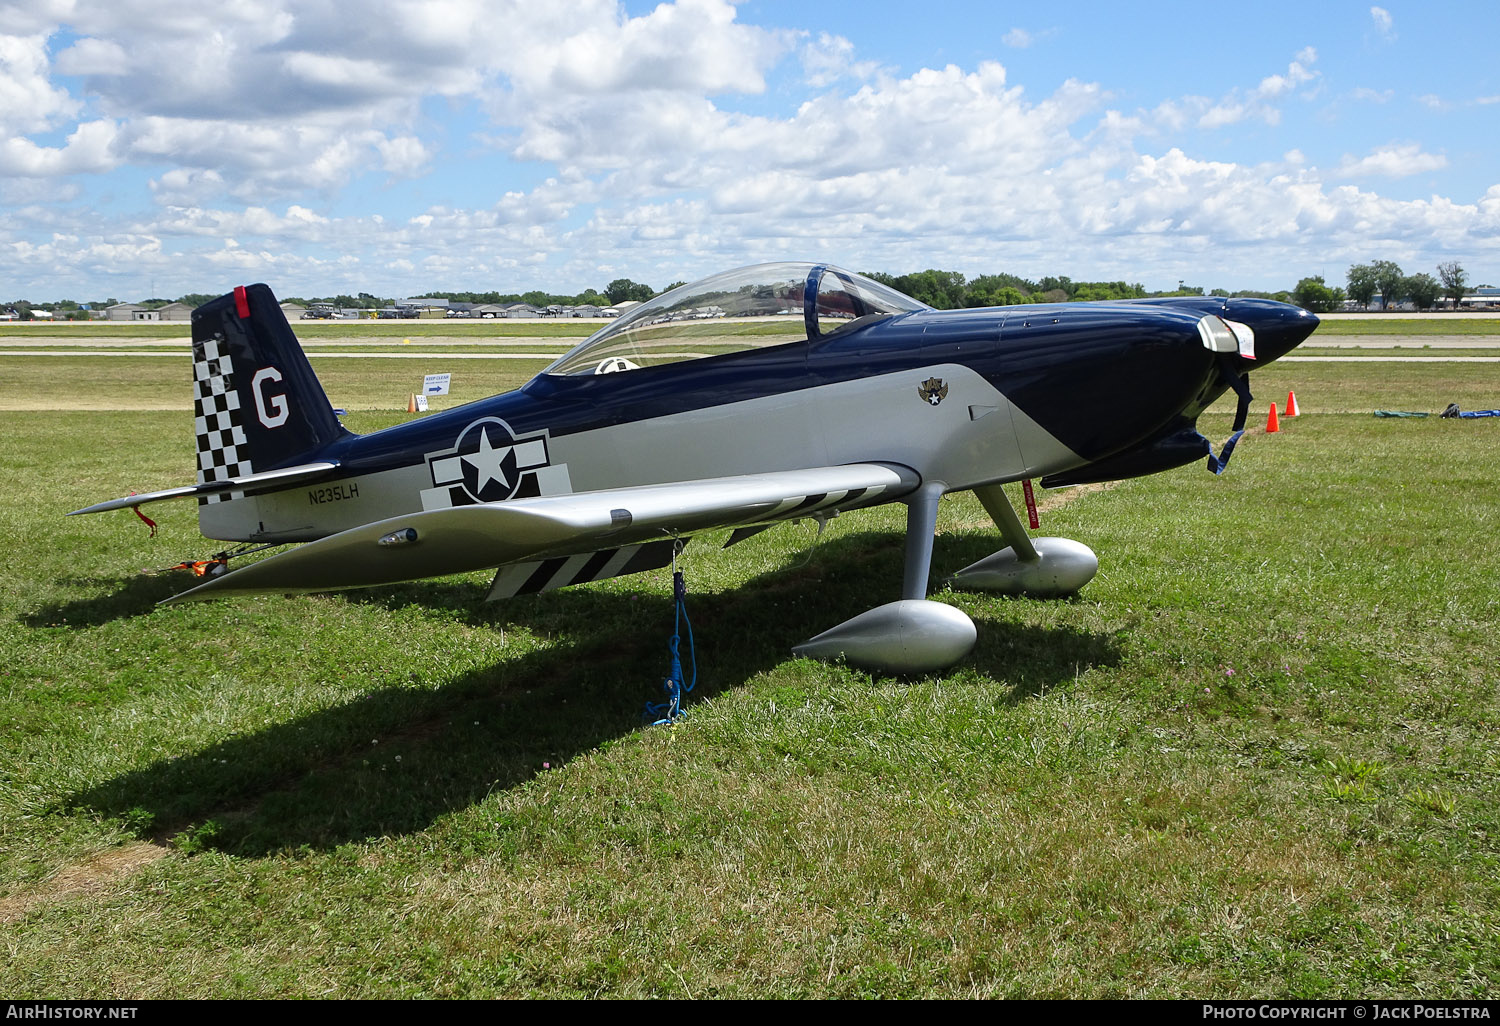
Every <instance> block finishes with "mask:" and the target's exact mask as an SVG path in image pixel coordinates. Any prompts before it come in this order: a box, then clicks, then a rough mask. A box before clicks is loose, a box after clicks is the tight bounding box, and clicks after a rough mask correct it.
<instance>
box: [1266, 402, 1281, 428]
mask: <svg viewBox="0 0 1500 1026" xmlns="http://www.w3.org/2000/svg"><path fill="white" fill-rule="evenodd" d="M1280 430H1281V422H1280V421H1279V420H1277V419H1276V404H1275V403H1272V404H1271V415H1270V416H1269V417H1267V418H1266V434H1268V435H1271V434H1275V433H1276V432H1277V431H1280Z"/></svg>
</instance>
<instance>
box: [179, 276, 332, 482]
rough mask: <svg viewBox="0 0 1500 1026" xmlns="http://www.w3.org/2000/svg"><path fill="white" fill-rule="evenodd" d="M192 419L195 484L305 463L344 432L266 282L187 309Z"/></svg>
mask: <svg viewBox="0 0 1500 1026" xmlns="http://www.w3.org/2000/svg"><path fill="white" fill-rule="evenodd" d="M193 417H194V429H195V433H196V435H197V445H198V482H199V483H200V484H202V483H204V482H207V481H223V480H227V479H229V478H233V477H242V476H244V475H246V474H255V473H263V472H265V471H268V470H276V469H279V468H281V467H287V466H293V465H295V464H298V463H302V462H305V461H307V460H308V459H309V458H310V456H311V455H312V454H313V453H315V452H317V451H318V450H320V449H323V448H325V447H326V446H328V445H329V444H330V443H332V442H334V441H336V440H338V439H339V438H342V437H344V436H346V435H348V434H349V432H347V431H345V430H344V428H343V426H342V425H341V424H340V423H339V422H338V417H337V416H335V415H334V412H333V407H332V406H331V405H330V404H329V402H328V396H327V394H326V393H324V391H323V386H322V385H321V384H319V382H318V378H317V375H315V374H314V373H313V370H312V365H311V364H309V363H308V362H307V356H306V354H305V353H303V351H302V347H301V345H299V344H298V342H297V337H296V336H295V335H294V334H293V333H292V328H291V325H290V324H288V323H287V319H286V315H285V314H284V313H283V312H282V310H281V307H280V306H279V305H277V302H276V297H275V296H274V295H273V294H272V293H271V289H270V288H269V287H268V286H266V285H248V286H240V287H238V288H236V289H235V290H234V291H233V292H231V293H229V294H228V295H225V296H220V297H219V298H218V299H215V300H211V301H210V302H207V303H204V304H203V305H202V306H200V307H198V309H196V310H194V311H193ZM241 495H242V493H241V492H237V491H232V492H221V493H219V494H216V495H210V496H206V497H204V498H201V499H200V500H199V502H200V503H213V502H220V501H226V500H229V499H237V498H239V497H241Z"/></svg>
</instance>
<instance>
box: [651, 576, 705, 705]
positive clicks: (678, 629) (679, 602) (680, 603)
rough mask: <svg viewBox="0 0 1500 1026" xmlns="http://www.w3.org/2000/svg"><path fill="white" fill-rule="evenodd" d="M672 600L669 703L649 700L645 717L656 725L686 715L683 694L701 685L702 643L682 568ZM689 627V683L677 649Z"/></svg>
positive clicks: (674, 583) (665, 684) (665, 687)
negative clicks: (695, 631)
mask: <svg viewBox="0 0 1500 1026" xmlns="http://www.w3.org/2000/svg"><path fill="white" fill-rule="evenodd" d="M672 600H673V605H674V606H676V611H675V613H674V616H673V623H672V637H671V639H670V640H668V642H667V651H669V652H670V653H671V654H672V660H671V663H670V664H669V665H668V668H667V678H666V680H664V681H662V683H661V686H662V690H663V691H665V692H666V693H667V700H666V701H665V702H647V703H646V715H645V718H646V719H647V720H650V721H651V725H652V726H653V727H659V726H662V725H663V724H665V725H667V726H671V725H672V724H674V723H676V722H677V721H678V720H680V719H682V718H683V716H685V715H686V713H684V712H683V711H682V696H683V695H686V694H690V693H691V692H692V690H693V688H695V687H697V685H698V646H697V645H696V644H694V642H693V622H692V621H691V620H689V619H688V612H687V584H686V582H685V581H683V579H682V571H681V570H674V571H673V572H672ZM684 625H686V626H687V639H688V659H689V660H691V662H690V665H691V666H692V669H693V679H692V680H691V681H688V682H686V683H684V682H683V679H682V657H681V656H680V655H679V654H678V652H677V648H678V645H679V644H680V641H679V639H680V637H681V635H682V628H683V626H684Z"/></svg>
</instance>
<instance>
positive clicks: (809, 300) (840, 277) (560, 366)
mask: <svg viewBox="0 0 1500 1026" xmlns="http://www.w3.org/2000/svg"><path fill="white" fill-rule="evenodd" d="M928 309H931V308H930V307H928V306H926V305H925V304H923V303H919V302H917V301H916V300H915V299H912V298H911V297H910V296H905V295H902V294H901V293H900V292H897V291H896V290H895V289H891V288H887V287H886V286H884V285H881V284H880V283H879V282H875V281H871V280H870V279H869V278H866V277H864V276H863V275H859V274H855V273H854V272H853V271H846V270H843V269H842V268H839V267H834V266H832V265H831V264H812V263H801V262H791V261H784V262H779V263H771V264H755V265H753V266H750V267H740V268H737V269H735V270H733V271H725V272H724V273H723V274H716V275H714V276H713V277H711V278H704V279H703V280H702V281H697V282H694V283H692V284H691V285H683V286H681V287H680V288H675V289H673V290H672V291H670V292H664V293H662V294H661V295H659V296H657V297H656V298H655V299H652V300H651V301H650V302H647V303H642V304H641V305H640V306H638V307H636V308H635V309H633V310H631V311H630V312H629V313H627V314H625V315H624V316H622V317H621V318H620V319H619V320H617V321H615V322H614V323H613V324H610V325H608V326H606V327H604V328H601V329H600V330H599V331H596V332H595V333H594V334H592V335H590V336H589V337H588V338H587V339H585V340H584V341H583V342H581V343H579V345H578V346H576V347H575V348H574V349H573V350H572V351H571V352H569V353H568V354H567V355H566V356H564V357H562V358H561V359H559V360H558V361H557V362H556V363H554V364H552V365H551V366H550V367H548V368H547V369H546V370H545V371H543V372H542V373H544V374H564V375H569V374H610V373H615V372H618V371H632V370H640V369H642V368H645V367H655V366H660V365H662V364H667V363H677V362H679V361H682V360H698V359H703V358H705V357H712V356H723V355H725V354H726V353H738V352H743V351H744V350H747V349H766V348H770V347H772V346H782V345H792V344H796V343H799V342H808V341H816V340H818V339H823V338H829V337H832V336H834V335H839V334H844V333H847V332H850V331H854V330H856V329H857V328H860V327H863V326H864V325H866V324H870V323H872V322H874V321H877V320H884V319H886V318H890V317H896V316H900V315H901V314H908V313H912V312H914V311H917V310H928Z"/></svg>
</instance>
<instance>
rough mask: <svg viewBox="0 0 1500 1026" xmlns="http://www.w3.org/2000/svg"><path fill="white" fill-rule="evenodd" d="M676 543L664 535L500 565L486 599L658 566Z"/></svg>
mask: <svg viewBox="0 0 1500 1026" xmlns="http://www.w3.org/2000/svg"><path fill="white" fill-rule="evenodd" d="M690 540H691V539H688V538H684V539H682V544H683V545H686V544H687V543H688V542H689V541H690ZM675 544H676V541H675V540H674V539H672V538H663V539H661V540H660V541H653V542H646V543H645V544H642V545H622V546H620V547H618V548H613V549H600V550H599V551H598V552H585V553H582V554H580V555H577V556H559V557H557V558H555V559H543V560H539V561H536V562H531V563H512V564H511V565H510V566H503V567H501V568H500V570H499V571H498V572H497V573H496V574H495V580H494V582H493V583H492V584H491V585H490V593H489V594H488V595H487V596H485V601H487V602H498V601H499V600H501V599H507V598H511V597H513V596H516V595H536V594H539V593H540V592H544V591H552V590H553V589H555V588H566V587H568V586H570V585H574V584H587V583H588V582H590V581H607V580H609V579H610V578H611V577H623V576H625V575H626V574H635V573H640V572H641V571H642V570H659V569H661V568H662V567H664V566H666V565H667V564H669V563H671V562H672V547H673V545H675Z"/></svg>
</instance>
